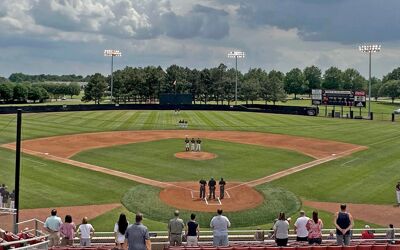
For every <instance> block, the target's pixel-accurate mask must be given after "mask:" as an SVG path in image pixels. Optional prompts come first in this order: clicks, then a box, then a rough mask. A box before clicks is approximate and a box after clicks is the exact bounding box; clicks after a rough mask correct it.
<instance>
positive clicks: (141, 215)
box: [135, 213, 143, 223]
mask: <svg viewBox="0 0 400 250" xmlns="http://www.w3.org/2000/svg"><path fill="white" fill-rule="evenodd" d="M135 220H136V223H139V222H141V221H142V220H143V214H141V213H137V214H136V218H135Z"/></svg>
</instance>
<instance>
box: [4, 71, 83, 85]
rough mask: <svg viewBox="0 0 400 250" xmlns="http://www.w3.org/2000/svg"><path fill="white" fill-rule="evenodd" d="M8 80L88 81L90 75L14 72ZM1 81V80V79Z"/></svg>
mask: <svg viewBox="0 0 400 250" xmlns="http://www.w3.org/2000/svg"><path fill="white" fill-rule="evenodd" d="M8 80H9V81H10V82H18V83H22V82H87V81H88V80H89V76H86V77H83V76H81V75H75V74H71V75H61V76H59V75H49V74H47V75H45V74H40V75H27V74H23V73H12V74H11V75H10V76H9V77H8ZM0 81H1V80H0Z"/></svg>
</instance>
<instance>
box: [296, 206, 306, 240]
mask: <svg viewBox="0 0 400 250" xmlns="http://www.w3.org/2000/svg"><path fill="white" fill-rule="evenodd" d="M309 219H310V218H308V217H307V216H306V213H305V212H304V211H303V210H301V211H300V217H299V218H297V220H296V222H295V223H294V232H295V233H296V236H297V237H296V241H307V236H308V230H307V227H306V225H307V223H308V220H309Z"/></svg>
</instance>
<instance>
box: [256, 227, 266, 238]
mask: <svg viewBox="0 0 400 250" xmlns="http://www.w3.org/2000/svg"><path fill="white" fill-rule="evenodd" d="M264 237H265V233H264V230H261V228H257V230H256V232H255V234H254V239H255V240H256V241H264Z"/></svg>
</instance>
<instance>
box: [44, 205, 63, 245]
mask: <svg viewBox="0 0 400 250" xmlns="http://www.w3.org/2000/svg"><path fill="white" fill-rule="evenodd" d="M61 224H62V221H61V218H60V217H58V216H57V210H56V209H53V210H51V216H50V217H48V218H47V219H46V221H45V222H44V228H45V230H46V231H47V232H48V233H49V247H53V246H58V245H59V244H60V234H59V231H60V227H61Z"/></svg>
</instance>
